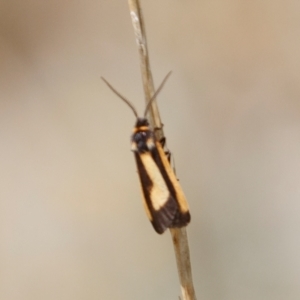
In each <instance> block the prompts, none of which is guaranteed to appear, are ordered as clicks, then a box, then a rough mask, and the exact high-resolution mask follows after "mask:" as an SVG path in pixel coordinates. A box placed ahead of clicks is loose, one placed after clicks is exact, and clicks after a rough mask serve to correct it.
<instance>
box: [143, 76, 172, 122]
mask: <svg viewBox="0 0 300 300" xmlns="http://www.w3.org/2000/svg"><path fill="white" fill-rule="evenodd" d="M171 74H172V71H170V72H169V73H168V74H167V75H166V76H165V78H164V80H163V81H162V83H161V84H160V86H159V87H158V89H157V90H156V92H155V93H154V95H153V96H152V97H151V99H150V100H149V102H148V103H147V105H146V108H145V112H144V117H146V114H147V112H148V110H149V108H150V106H151V104H152V102H153V101H154V100H155V98H156V96H157V95H158V94H159V92H160V91H161V90H162V88H163V87H164V85H165V83H166V81H167V80H168V78H169V77H170V75H171Z"/></svg>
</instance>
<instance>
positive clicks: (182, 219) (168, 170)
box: [155, 142, 191, 227]
mask: <svg viewBox="0 0 300 300" xmlns="http://www.w3.org/2000/svg"><path fill="white" fill-rule="evenodd" d="M155 148H156V149H157V152H158V155H155V157H156V158H155V160H156V161H159V162H158V164H162V166H161V167H160V168H161V169H163V170H165V172H162V174H163V176H164V178H165V182H166V183H167V185H168V189H169V191H170V192H171V194H172V197H173V198H174V199H175V200H176V201H177V205H178V212H177V214H176V216H175V218H174V221H173V224H172V225H173V226H171V227H182V226H186V225H187V224H188V223H189V222H190V220H191V215H190V212H189V206H188V202H187V200H186V197H185V195H184V193H183V190H182V188H181V185H180V183H179V181H178V179H177V177H176V175H175V173H174V171H173V168H172V167H171V165H170V162H169V160H168V157H167V156H166V154H165V151H164V150H163V148H162V146H161V144H160V143H159V142H156V147H155Z"/></svg>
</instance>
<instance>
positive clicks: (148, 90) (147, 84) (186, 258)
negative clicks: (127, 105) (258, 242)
mask: <svg viewBox="0 0 300 300" xmlns="http://www.w3.org/2000/svg"><path fill="white" fill-rule="evenodd" d="M128 3H129V9H130V15H131V20H132V24H133V28H134V33H135V36H136V42H137V46H138V50H139V54H140V65H141V73H142V80H143V86H144V93H145V100H146V104H147V103H148V102H149V101H150V99H151V96H152V95H153V94H154V91H155V89H154V85H153V79H152V74H151V69H150V63H149V54H148V48H147V39H146V32H145V26H144V20H143V16H142V11H141V6H140V3H139V1H138V0H128ZM149 122H150V124H151V126H152V128H156V129H157V130H155V134H156V138H157V139H158V140H161V139H162V138H163V137H164V133H163V130H162V122H161V119H160V115H159V110H158V107H157V104H156V101H155V100H154V101H152V104H151V107H150V109H149ZM170 232H171V235H172V241H173V245H174V250H175V255H176V262H177V269H178V275H179V280H180V285H181V293H182V296H181V297H182V300H196V295H195V290H194V285H193V279H192V270H191V263H190V252H189V245H188V238H187V233H186V228H185V227H184V228H172V229H170Z"/></svg>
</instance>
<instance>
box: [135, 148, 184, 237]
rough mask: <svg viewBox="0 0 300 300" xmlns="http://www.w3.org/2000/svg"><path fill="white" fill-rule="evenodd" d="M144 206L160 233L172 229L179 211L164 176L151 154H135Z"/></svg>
mask: <svg viewBox="0 0 300 300" xmlns="http://www.w3.org/2000/svg"><path fill="white" fill-rule="evenodd" d="M135 158H136V162H137V168H138V174H139V178H140V183H141V189H142V194H143V198H144V206H145V210H146V213H147V215H148V218H149V219H150V221H151V223H152V225H153V227H154V229H155V231H156V232H158V233H163V232H164V231H165V230H166V229H167V228H169V227H172V224H173V221H174V218H175V216H176V213H177V211H178V205H177V202H176V200H175V199H174V198H173V196H172V195H171V193H170V191H169V189H168V186H167V184H166V182H165V180H164V178H163V175H162V173H161V171H160V169H159V167H158V166H157V164H156V162H155V161H154V160H153V157H152V155H151V153H150V152H145V153H135Z"/></svg>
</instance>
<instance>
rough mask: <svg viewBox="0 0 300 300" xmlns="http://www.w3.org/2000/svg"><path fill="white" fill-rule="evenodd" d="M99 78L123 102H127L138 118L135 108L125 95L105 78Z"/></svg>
mask: <svg viewBox="0 0 300 300" xmlns="http://www.w3.org/2000/svg"><path fill="white" fill-rule="evenodd" d="M101 79H102V80H103V81H104V82H105V83H106V84H107V86H108V87H109V88H110V89H111V90H112V91H113V92H114V93H115V94H116V95H117V96H119V97H120V98H121V99H122V100H123V101H124V102H125V103H127V105H128V106H129V107H130V108H131V109H132V111H133V113H134V115H135V116H136V118H138V117H139V116H138V113H137V111H136V109H135V107H134V106H133V104H132V103H131V102H130V101H129V100H127V99H126V98H125V97H123V96H122V95H121V94H120V93H119V92H118V91H117V90H116V89H115V88H114V87H113V86H112V85H111V84H110V83H109V82H108V81H107V80H106V79H105V78H103V77H101Z"/></svg>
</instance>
